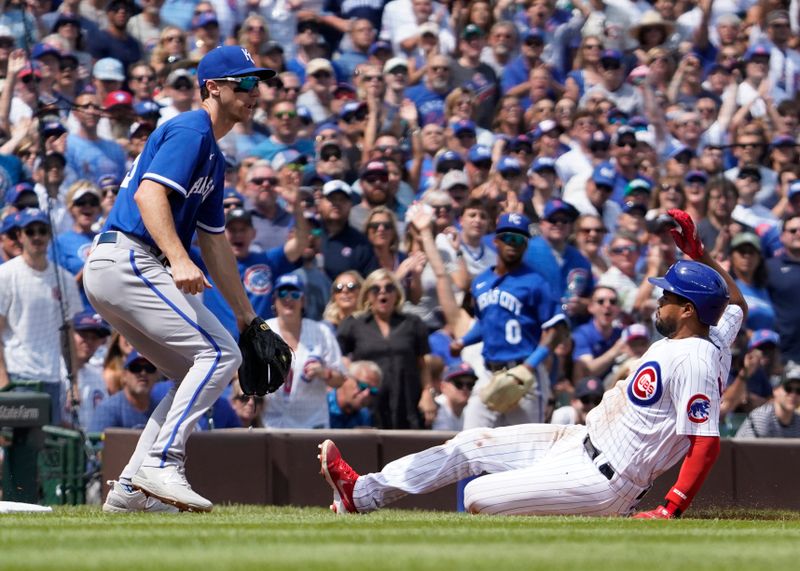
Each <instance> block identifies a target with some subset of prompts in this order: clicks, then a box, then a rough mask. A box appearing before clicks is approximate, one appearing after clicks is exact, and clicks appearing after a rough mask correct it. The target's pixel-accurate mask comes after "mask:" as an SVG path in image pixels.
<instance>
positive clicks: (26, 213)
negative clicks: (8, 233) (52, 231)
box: [17, 208, 50, 228]
mask: <svg viewBox="0 0 800 571" xmlns="http://www.w3.org/2000/svg"><path fill="white" fill-rule="evenodd" d="M36 222H39V223H40V224H44V225H45V226H50V219H49V218H48V217H47V214H45V213H44V212H43V211H41V210H39V209H38V208H26V209H25V210H23V211H22V212H20V213H19V220H18V221H17V224H18V227H19V228H27V227H28V226H30V225H31V224H34V223H36Z"/></svg>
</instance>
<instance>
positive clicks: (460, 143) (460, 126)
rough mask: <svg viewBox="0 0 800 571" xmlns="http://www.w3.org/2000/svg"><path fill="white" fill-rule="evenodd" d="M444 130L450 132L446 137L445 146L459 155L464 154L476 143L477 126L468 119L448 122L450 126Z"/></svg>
mask: <svg viewBox="0 0 800 571" xmlns="http://www.w3.org/2000/svg"><path fill="white" fill-rule="evenodd" d="M446 132H447V133H448V134H450V136H448V138H447V148H448V149H450V150H452V151H455V152H457V153H458V154H459V155H461V156H466V155H467V153H468V152H469V150H470V149H471V148H472V147H473V146H474V145H476V144H477V126H476V125H475V122H474V121H472V120H470V119H459V120H457V121H452V122H450V128H449V129H448V130H447V131H446Z"/></svg>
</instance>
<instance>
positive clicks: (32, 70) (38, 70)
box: [17, 61, 42, 79]
mask: <svg viewBox="0 0 800 571" xmlns="http://www.w3.org/2000/svg"><path fill="white" fill-rule="evenodd" d="M31 74H33V75H34V76H35V77H42V66H41V65H39V62H38V61H34V62H31V63H29V64H28V65H26V66H25V67H23V68H22V69H21V70H20V71H19V73H17V77H18V78H19V79H24V78H26V77H28V76H29V75H31Z"/></svg>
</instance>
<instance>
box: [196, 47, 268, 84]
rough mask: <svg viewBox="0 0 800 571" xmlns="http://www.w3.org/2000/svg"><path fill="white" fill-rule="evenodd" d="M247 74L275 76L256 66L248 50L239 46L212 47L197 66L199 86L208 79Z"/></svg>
mask: <svg viewBox="0 0 800 571" xmlns="http://www.w3.org/2000/svg"><path fill="white" fill-rule="evenodd" d="M247 75H255V76H256V77H258V78H259V79H262V80H264V79H269V78H271V77H275V71H274V70H272V69H268V68H266V67H258V66H256V64H255V62H254V61H253V56H251V55H250V52H248V51H247V50H246V49H245V48H243V47H240V46H219V47H217V48H214V49H213V50H211V51H210V52H208V53H207V54H206V55H205V56H203V59H201V60H200V64H199V65H198V66H197V81H198V83H199V84H200V87H203V86H204V85H205V84H206V81H208V80H209V79H217V78H220V77H242V76H247Z"/></svg>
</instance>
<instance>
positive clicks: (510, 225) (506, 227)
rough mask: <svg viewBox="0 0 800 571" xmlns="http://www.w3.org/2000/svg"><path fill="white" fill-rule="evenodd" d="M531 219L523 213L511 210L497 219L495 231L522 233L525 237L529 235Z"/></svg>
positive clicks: (498, 232) (497, 232)
mask: <svg viewBox="0 0 800 571" xmlns="http://www.w3.org/2000/svg"><path fill="white" fill-rule="evenodd" d="M530 226H531V221H530V219H529V218H528V217H527V216H525V215H524V214H518V213H517V212H511V213H510V214H503V215H502V216H501V217H500V220H498V221H497V228H495V233H496V234H500V233H502V232H513V233H515V234H522V235H523V236H525V237H526V238H530V237H531V229H530Z"/></svg>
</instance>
